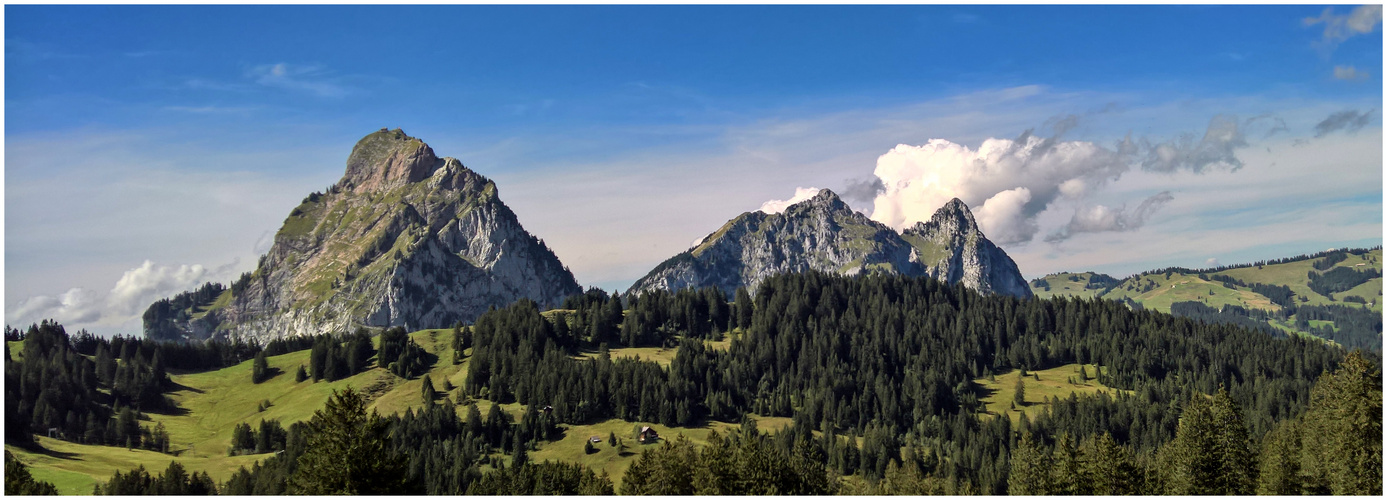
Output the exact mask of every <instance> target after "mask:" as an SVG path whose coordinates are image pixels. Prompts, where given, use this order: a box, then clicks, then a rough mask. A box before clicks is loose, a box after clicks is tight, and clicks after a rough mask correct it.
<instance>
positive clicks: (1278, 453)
mask: <svg viewBox="0 0 1387 500" xmlns="http://www.w3.org/2000/svg"><path fill="white" fill-rule="evenodd" d="M1300 456H1301V446H1300V425H1299V422H1297V421H1295V420H1285V421H1282V422H1280V423H1278V424H1277V425H1276V427H1273V428H1272V430H1271V432H1268V433H1267V435H1266V436H1263V437H1262V453H1261V455H1260V457H1259V458H1260V460H1259V465H1260V469H1261V470H1260V471H1259V474H1258V475H1257V494H1258V495H1300V494H1301V493H1302V490H1303V487H1302V483H1303V481H1302V480H1301V477H1300Z"/></svg>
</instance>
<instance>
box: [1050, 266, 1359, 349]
mask: <svg viewBox="0 0 1387 500" xmlns="http://www.w3.org/2000/svg"><path fill="white" fill-rule="evenodd" d="M1340 256H1342V260H1338V258H1339V257H1340ZM1283 260H1285V262H1277V263H1266V264H1261V265H1257V264H1252V265H1243V266H1228V267H1227V268H1222V269H1210V270H1191V269H1178V268H1174V269H1165V270H1157V271H1148V272H1143V273H1140V274H1137V275H1134V276H1130V277H1127V278H1125V279H1122V280H1118V281H1117V282H1116V283H1111V284H1110V285H1111V286H1110V287H1108V286H1104V285H1107V284H1109V283H1104V282H1103V281H1104V280H1103V278H1106V276H1105V275H1101V274H1096V273H1092V272H1081V273H1055V274H1050V275H1046V276H1044V277H1041V278H1036V279H1034V280H1031V282H1030V286H1031V290H1032V291H1033V292H1035V294H1036V296H1037V297H1041V298H1048V297H1054V296H1068V297H1077V298H1093V297H1099V298H1104V299H1110V300H1119V301H1124V302H1126V301H1130V302H1134V303H1137V304H1140V305H1141V306H1142V307H1144V308H1147V309H1153V310H1157V311H1161V312H1171V306H1172V305H1173V304H1175V303H1179V302H1193V303H1198V304H1202V305H1204V306H1208V307H1209V308H1212V309H1213V310H1215V311H1229V310H1233V311H1236V308H1242V309H1246V310H1248V311H1252V310H1256V311H1260V312H1264V313H1266V314H1265V315H1263V316H1265V317H1261V318H1257V319H1258V321H1261V322H1263V323H1265V324H1268V325H1271V326H1272V327H1274V328H1276V329H1278V330H1282V331H1285V332H1288V333H1299V334H1307V335H1316V336H1323V333H1324V332H1325V331H1333V332H1335V333H1339V332H1341V330H1342V328H1341V327H1342V326H1343V325H1339V324H1337V322H1344V321H1347V319H1337V320H1336V319H1328V318H1326V317H1324V316H1325V314H1323V313H1319V314H1312V313H1309V312H1306V311H1307V310H1302V309H1301V306H1324V307H1331V308H1334V307H1347V308H1351V309H1357V310H1365V311H1371V312H1373V313H1376V314H1378V315H1380V314H1381V313H1382V277H1381V274H1382V270H1383V266H1382V249H1381V248H1376V249H1372V250H1341V251H1337V252H1321V253H1318V254H1314V255H1309V256H1302V257H1301V258H1291V259H1283ZM1317 264H1318V265H1319V266H1320V267H1322V268H1323V269H1316V268H1315V266H1316V265H1317ZM1338 269H1344V270H1351V271H1355V272H1373V273H1376V274H1377V277H1373V278H1370V279H1367V280H1366V281H1365V282H1362V283H1358V284H1355V285H1353V286H1351V287H1349V288H1347V289H1346V290H1344V291H1340V292H1337V293H1334V292H1330V293H1320V292H1319V291H1316V290H1315V289H1313V288H1312V286H1311V277H1310V276H1311V273H1317V274H1319V275H1326V274H1327V273H1330V272H1335V270H1338ZM1338 274H1340V275H1352V274H1353V273H1350V272H1348V271H1338ZM1363 276H1367V275H1363ZM1350 283H1351V282H1350ZM1260 285H1267V286H1271V287H1283V286H1284V287H1286V288H1288V289H1289V290H1290V292H1291V293H1292V294H1293V296H1292V298H1291V300H1290V301H1289V305H1290V306H1291V307H1287V306H1286V304H1285V302H1286V301H1282V302H1283V304H1278V303H1277V301H1276V300H1274V299H1273V298H1272V297H1269V296H1268V293H1270V292H1267V289H1266V288H1262V287H1261V286H1260ZM1254 288H1259V289H1260V290H1255V289H1254ZM1322 290H1323V289H1322ZM1228 306H1236V307H1235V308H1234V309H1227V308H1228ZM1251 314H1252V315H1258V314H1259V313H1251ZM1360 330H1361V328H1360ZM1377 333H1378V337H1377V338H1378V339H1379V340H1380V338H1381V336H1380V333H1381V327H1380V323H1379V326H1378V327H1377ZM1368 343H1369V344H1372V342H1368Z"/></svg>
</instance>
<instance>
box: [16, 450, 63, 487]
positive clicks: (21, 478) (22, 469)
mask: <svg viewBox="0 0 1387 500" xmlns="http://www.w3.org/2000/svg"><path fill="white" fill-rule="evenodd" d="M57 494H58V489H57V488H55V487H53V484H52V483H48V482H44V481H36V480H34V476H33V475H31V474H29V467H28V466H26V465H24V462H20V461H19V459H18V458H15V456H14V454H12V453H10V450H5V495H57Z"/></svg>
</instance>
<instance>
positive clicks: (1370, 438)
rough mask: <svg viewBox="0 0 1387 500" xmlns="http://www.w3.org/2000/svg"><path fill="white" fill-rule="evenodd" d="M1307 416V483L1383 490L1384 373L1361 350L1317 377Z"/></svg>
mask: <svg viewBox="0 0 1387 500" xmlns="http://www.w3.org/2000/svg"><path fill="white" fill-rule="evenodd" d="M1302 422H1303V423H1304V424H1303V425H1304V430H1303V432H1302V434H1301V436H1302V445H1303V447H1302V449H1303V450H1304V451H1303V453H1302V460H1301V469H1302V470H1303V471H1304V473H1305V476H1306V482H1307V484H1306V487H1307V489H1309V490H1310V491H1311V492H1314V493H1318V494H1324V493H1328V494H1333V495H1380V494H1382V474H1381V472H1382V374H1381V372H1380V371H1379V370H1377V369H1376V368H1374V366H1373V364H1372V362H1370V361H1368V360H1367V359H1364V357H1363V355H1362V353H1361V352H1358V351H1354V352H1352V353H1350V354H1349V355H1348V356H1347V357H1346V358H1345V359H1344V361H1343V363H1342V364H1340V365H1339V369H1338V370H1336V371H1335V372H1334V373H1332V374H1329V375H1323V376H1321V377H1320V379H1319V380H1318V381H1316V383H1315V386H1314V388H1313V389H1312V390H1311V392H1310V404H1309V406H1307V407H1306V409H1305V414H1304V415H1303V416H1302Z"/></svg>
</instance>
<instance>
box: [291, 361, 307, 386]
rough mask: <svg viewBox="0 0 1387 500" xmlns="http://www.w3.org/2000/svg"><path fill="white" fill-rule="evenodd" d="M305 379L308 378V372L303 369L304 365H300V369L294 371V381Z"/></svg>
mask: <svg viewBox="0 0 1387 500" xmlns="http://www.w3.org/2000/svg"><path fill="white" fill-rule="evenodd" d="M305 380H308V372H307V371H305V370H304V369H303V365H299V370H298V371H297V372H294V382H303V381H305Z"/></svg>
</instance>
